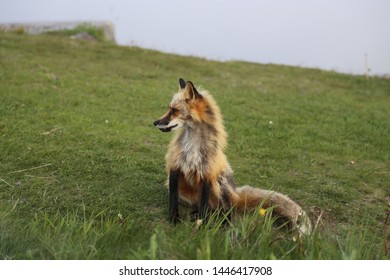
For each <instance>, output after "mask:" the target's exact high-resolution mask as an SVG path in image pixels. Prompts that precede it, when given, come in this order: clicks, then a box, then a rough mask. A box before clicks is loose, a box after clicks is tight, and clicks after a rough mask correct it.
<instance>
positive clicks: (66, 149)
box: [0, 33, 390, 259]
mask: <svg viewBox="0 0 390 280" xmlns="http://www.w3.org/2000/svg"><path fill="white" fill-rule="evenodd" d="M179 77H183V78H185V79H188V80H191V81H193V82H194V83H195V85H197V86H202V87H204V88H206V89H208V90H209V91H210V93H211V94H212V95H213V96H214V97H215V99H216V100H217V102H218V103H219V105H220V107H221V110H222V113H223V115H224V119H225V126H226V129H227V131H228V134H229V146H228V149H227V154H228V158H229V159H230V163H231V165H232V167H233V169H234V170H235V176H236V181H237V183H239V184H240V185H243V184H250V185H253V186H258V187H262V188H267V189H273V190H277V191H280V192H283V193H285V194H288V195H289V196H290V197H292V198H293V199H295V200H296V201H298V202H299V203H300V204H301V205H302V206H303V208H304V209H306V210H307V212H308V213H309V215H310V217H311V218H312V219H313V220H314V221H315V222H318V230H317V232H316V234H314V235H313V236H312V237H310V238H306V239H304V240H294V239H293V238H292V236H291V234H289V233H287V232H285V231H284V230H281V229H277V228H275V227H272V219H270V217H268V216H266V217H264V218H263V217H261V216H259V215H258V214H257V213H254V214H253V213H248V214H247V215H246V216H244V217H237V218H236V219H234V221H233V224H232V225H230V227H222V226H220V225H219V221H218V219H217V218H215V219H211V221H210V223H209V224H208V225H206V226H204V227H202V228H200V229H196V227H195V225H194V224H192V223H191V222H190V221H189V219H188V217H185V218H186V222H183V223H182V224H180V225H178V226H176V227H173V226H171V225H169V224H168V223H167V221H166V212H167V193H166V189H165V187H164V182H165V170H164V154H165V151H166V146H167V144H168V142H169V140H170V138H171V137H172V135H171V134H163V133H160V132H159V131H158V130H157V129H155V128H154V127H153V125H152V123H153V121H154V120H155V119H157V118H158V117H159V116H160V115H161V114H162V113H163V112H164V110H165V109H166V106H167V104H168V102H169V101H170V98H171V96H172V93H174V92H175V91H176V90H177V88H178V84H177V79H178V78H179ZM389 108H390V80H388V79H387V80H386V79H379V78H370V79H369V80H366V79H365V78H363V77H356V76H349V75H342V74H337V73H333V72H324V71H320V70H312V69H302V68H295V67H284V66H276V65H260V64H251V63H243V62H227V63H221V62H214V61H207V60H203V59H199V58H193V57H182V56H176V55H170V54H163V53H159V52H155V51H150V50H145V49H140V48H129V47H118V46H114V45H111V44H108V43H102V42H82V41H76V40H71V39H69V38H66V37H62V36H54V35H41V36H28V35H24V34H12V33H0V151H1V157H0V258H3V259H125V258H129V259H155V258H157V259H167V258H168V259H196V258H199V259H208V258H211V259H256V258H263V259H270V258H271V259H273V258H277V259H342V258H346V259H348V258H356V259H386V258H387V259H388V258H389V256H385V254H384V249H383V248H384V243H385V242H388V243H390V240H389V236H387V237H384V219H385V213H386V208H387V201H386V197H389V196H390V183H389V182H390V145H389V143H390V111H389ZM385 238H387V241H385ZM389 255H390V253H389Z"/></svg>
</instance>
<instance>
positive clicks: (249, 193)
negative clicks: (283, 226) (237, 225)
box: [236, 186, 312, 235]
mask: <svg viewBox="0 0 390 280" xmlns="http://www.w3.org/2000/svg"><path fill="white" fill-rule="evenodd" d="M237 194H238V196H239V200H238V201H237V203H236V207H237V209H238V210H239V211H240V210H241V211H244V210H251V209H255V208H256V207H258V206H259V205H260V204H262V208H269V207H273V210H272V211H273V214H276V215H277V216H281V217H283V218H286V219H288V221H289V222H291V225H292V226H293V227H294V228H298V229H299V233H300V234H304V235H309V234H311V232H312V224H311V221H310V219H309V217H308V215H307V214H306V212H305V211H303V209H302V207H301V206H299V205H298V204H297V203H296V202H294V201H293V200H292V199H290V198H289V197H288V196H286V195H284V194H281V193H278V192H274V191H268V190H263V189H258V188H253V187H250V186H243V187H240V188H237Z"/></svg>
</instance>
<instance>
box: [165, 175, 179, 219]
mask: <svg viewBox="0 0 390 280" xmlns="http://www.w3.org/2000/svg"><path fill="white" fill-rule="evenodd" d="M179 173H180V172H179V171H178V170H171V171H170V172H169V210H168V220H169V221H170V222H171V223H173V224H177V223H178V222H179Z"/></svg>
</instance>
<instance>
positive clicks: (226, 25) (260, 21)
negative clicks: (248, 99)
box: [0, 0, 390, 75]
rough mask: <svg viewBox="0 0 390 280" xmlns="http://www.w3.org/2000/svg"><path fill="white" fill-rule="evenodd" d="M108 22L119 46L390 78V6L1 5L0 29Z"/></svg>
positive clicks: (288, 0) (288, 1) (225, 0)
mask: <svg viewBox="0 0 390 280" xmlns="http://www.w3.org/2000/svg"><path fill="white" fill-rule="evenodd" d="M74 20H83V21H84V20H107V21H111V22H112V23H114V25H115V30H116V38H117V42H118V43H119V44H136V45H139V46H142V47H146V48H153V49H158V50H162V51H165V52H174V53H179V54H185V55H196V56H201V57H206V58H210V59H218V60H230V59H239V60H247V61H253V62H260V63H276V64H288V65H297V66H303V67H316V68H322V69H330V70H336V71H339V72H347V73H354V74H363V73H364V71H365V65H364V64H365V59H364V57H365V54H367V57H368V63H369V66H370V68H371V71H372V73H373V74H377V75H384V74H387V75H389V74H390V0H187V1H186V0H164V1H162V0H160V1H159V0H154V1H153V0H127V1H125V0H57V1H55V0H34V1H29V0H24V1H23V0H0V22H1V23H8V22H37V21H38V22H47V21H74Z"/></svg>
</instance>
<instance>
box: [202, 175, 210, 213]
mask: <svg viewBox="0 0 390 280" xmlns="http://www.w3.org/2000/svg"><path fill="white" fill-rule="evenodd" d="M209 197H210V183H209V182H207V181H204V182H203V184H202V186H201V190H200V203H199V219H201V220H204V219H205V218H206V216H207V210H208V205H209Z"/></svg>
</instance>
